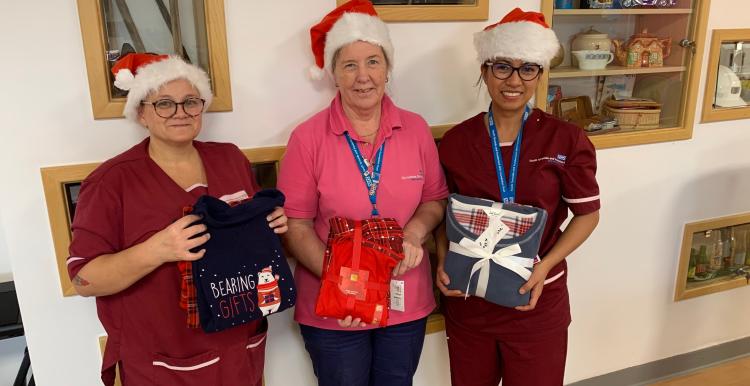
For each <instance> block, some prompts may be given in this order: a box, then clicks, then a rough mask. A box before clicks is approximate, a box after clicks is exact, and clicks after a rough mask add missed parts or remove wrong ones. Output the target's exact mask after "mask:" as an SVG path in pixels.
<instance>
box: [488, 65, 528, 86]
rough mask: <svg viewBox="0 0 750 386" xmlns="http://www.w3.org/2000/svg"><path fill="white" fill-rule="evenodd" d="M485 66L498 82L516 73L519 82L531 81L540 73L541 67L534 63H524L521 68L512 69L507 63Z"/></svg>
mask: <svg viewBox="0 0 750 386" xmlns="http://www.w3.org/2000/svg"><path fill="white" fill-rule="evenodd" d="M484 65H485V66H487V67H489V68H490V69H491V70H492V75H494V76H495V78H497V79H500V80H505V79H508V78H510V77H511V76H513V72H518V76H519V77H520V78H521V80H525V81H527V82H528V81H532V80H534V79H536V78H537V77H538V76H539V74H541V73H542V66H540V65H538V64H534V63H524V64H522V65H521V67H513V66H511V65H510V64H508V63H503V62H499V63H495V62H486V63H485V64H484Z"/></svg>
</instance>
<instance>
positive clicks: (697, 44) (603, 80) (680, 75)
mask: <svg viewBox="0 0 750 386" xmlns="http://www.w3.org/2000/svg"><path fill="white" fill-rule="evenodd" d="M581 1H586V0H581ZM677 3H678V4H677V6H676V7H673V8H630V9H554V0H543V1H542V12H543V13H544V15H545V18H546V19H547V21H548V22H549V23H550V25H551V27H552V29H553V30H554V31H555V33H556V34H557V36H558V39H560V43H562V45H563V47H564V49H565V58H564V59H563V62H562V64H561V65H559V66H558V67H555V68H552V69H547V70H546V71H545V74H544V77H543V79H542V80H541V81H540V82H539V89H538V90H537V96H538V97H537V101H536V103H537V107H539V108H541V109H548V107H547V96H548V90H549V88H548V87H549V86H551V85H554V86H559V89H560V91H561V92H562V96H563V97H566V98H567V97H576V96H581V95H585V96H588V97H589V99H590V100H591V101H592V104H593V108H594V112H595V113H596V112H599V111H601V106H602V104H603V102H604V98H603V97H602V96H606V95H607V92H606V91H607V89H611V88H614V87H618V86H625V88H626V89H627V90H630V91H632V96H633V97H640V98H648V99H652V100H654V101H656V102H658V103H660V104H661V113H660V117H659V122H658V125H647V126H646V127H648V128H639V127H637V126H636V127H634V128H620V129H619V130H616V131H611V132H608V133H604V134H599V135H591V140H592V142H594V144H595V145H596V147H597V148H607V147H615V146H629V145H637V144H645V143H654V142H665V141H674V140H681V139H688V138H691V136H692V130H693V123H694V114H695V107H696V98H697V94H698V92H697V91H698V83H699V80H700V72H701V71H700V65H701V58H702V53H703V44H702V43H703V41H704V37H705V33H706V19H707V17H708V10H709V3H710V2H709V1H708V0H700V1H699V0H679V1H678V2H677ZM592 27H593V28H594V29H595V30H597V31H599V32H601V33H606V34H607V35H608V37H609V38H610V39H617V40H621V41H628V40H629V39H630V37H631V36H632V35H634V34H637V33H641V32H643V31H644V30H646V31H648V33H649V34H652V35H655V36H658V37H663V38H671V44H670V45H669V47H668V50H665V51H669V55H668V56H666V57H665V58H664V59H663V65H660V66H658V67H656V66H651V67H627V66H625V65H623V63H619V62H618V61H617V60H615V61H614V62H613V63H611V64H609V65H607V66H606V67H605V68H604V69H601V70H586V71H584V70H580V69H578V67H573V66H572V65H571V56H572V55H571V42H572V40H573V39H574V38H575V36H576V35H577V34H579V33H581V32H583V31H586V30H588V29H589V28H592ZM612 49H613V50H614V45H613V47H612ZM606 86H612V87H606ZM549 110H550V112H551V109H549Z"/></svg>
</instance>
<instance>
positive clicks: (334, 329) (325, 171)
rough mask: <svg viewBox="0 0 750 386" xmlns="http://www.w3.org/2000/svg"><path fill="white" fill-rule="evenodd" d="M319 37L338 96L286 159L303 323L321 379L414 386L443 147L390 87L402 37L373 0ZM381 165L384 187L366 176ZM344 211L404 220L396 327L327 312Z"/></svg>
mask: <svg viewBox="0 0 750 386" xmlns="http://www.w3.org/2000/svg"><path fill="white" fill-rule="evenodd" d="M311 38H312V39H311V40H312V49H313V53H314V54H315V59H316V64H317V68H316V69H314V71H313V75H314V76H315V77H317V78H322V77H323V76H326V75H327V76H330V77H332V80H333V83H334V84H335V86H336V88H337V91H338V92H337V93H336V96H335V97H334V98H333V101H332V102H331V104H330V106H329V107H327V108H326V109H324V110H322V111H320V112H319V113H317V114H315V115H314V116H313V117H311V118H310V119H308V120H307V121H306V122H303V123H302V124H300V125H299V126H298V127H297V128H296V129H295V130H294V131H293V133H292V135H291V137H290V139H289V144H288V146H287V152H286V155H285V156H284V160H283V161H282V164H281V171H280V175H279V181H278V187H279V189H280V190H281V191H283V192H284V194H285V195H286V198H287V200H286V203H285V205H284V208H285V210H286V212H287V215H288V216H289V217H290V219H289V232H288V233H287V235H286V237H285V239H286V244H287V246H288V248H289V250H290V254H291V255H292V256H294V257H295V258H296V259H297V261H298V262H299V264H297V268H296V271H295V281H296V283H297V289H298V292H297V293H298V297H297V306H296V310H295V319H296V320H297V321H298V322H299V323H300V329H301V332H302V337H303V338H304V341H305V348H306V349H307V351H308V353H309V354H310V357H311V359H312V362H313V369H314V371H315V374H316V376H317V377H318V382H319V384H320V385H326V386H328V385H342V386H343V385H346V386H357V385H364V386H367V385H375V386H379V385H389V386H395V385H411V384H412V377H413V375H414V372H415V371H416V368H417V364H418V362H419V356H420V354H421V350H422V343H423V341H424V334H425V325H426V317H427V316H428V315H429V314H430V313H431V312H432V310H433V309H434V308H435V301H434V297H433V292H432V280H431V276H432V274H431V273H430V264H429V259H427V258H425V256H426V255H427V253H426V252H425V249H424V247H423V243H424V242H425V239H426V238H427V235H428V234H429V233H430V232H431V231H432V230H433V228H434V227H435V226H437V224H439V222H440V220H441V219H442V215H443V211H444V208H445V203H444V199H445V198H446V196H447V194H448V191H447V187H446V185H445V179H444V176H443V174H442V170H441V168H440V163H439V161H438V158H437V149H436V147H435V143H434V140H433V138H432V135H431V133H430V129H429V127H428V126H427V124H426V122H425V121H424V120H423V119H422V118H421V117H420V116H418V115H417V114H414V113H411V112H409V111H406V110H403V109H400V108H398V107H397V106H396V105H395V104H394V103H393V101H392V100H391V98H389V97H388V96H387V95H386V94H385V86H386V83H387V82H388V79H389V75H390V72H391V69H392V67H393V59H394V57H393V45H392V44H391V40H390V37H389V35H388V28H387V26H386V25H385V24H384V23H383V21H381V20H380V19H379V18H378V17H377V14H376V12H375V10H374V8H373V6H372V4H371V3H370V2H369V1H365V0H353V1H350V2H348V3H345V4H343V5H341V6H340V7H339V8H337V9H335V10H334V11H332V12H331V13H329V14H328V15H326V16H325V17H324V18H323V20H322V21H321V22H320V23H319V24H317V25H315V26H314V27H313V28H312V29H311ZM360 167H361V168H362V169H360ZM373 172H374V173H375V174H373V177H375V178H374V179H375V181H374V183H372V184H371V183H366V182H364V180H369V181H371V182H372V181H373V180H371V179H369V176H370V175H371V173H373ZM377 174H380V177H379V178H377V177H376V175H377ZM333 217H342V218H346V219H352V220H368V219H372V218H378V217H380V218H395V219H396V221H397V223H398V225H399V226H401V227H403V233H404V237H403V251H404V256H405V258H404V260H403V261H402V262H401V263H399V265H398V266H396V268H395V269H394V270H393V272H392V275H393V277H392V278H386V283H387V282H388V280H390V286H391V288H392V289H393V290H392V291H390V292H391V299H390V300H391V301H390V309H389V310H388V311H389V314H388V320H387V326H385V327H378V326H376V325H366V324H364V323H362V321H361V319H360V318H352V317H351V316H346V317H344V318H343V319H341V320H336V319H335V318H328V319H326V318H323V317H320V316H318V315H316V313H315V304H316V298H317V297H318V290H319V288H320V285H321V284H320V283H321V278H320V277H321V273H322V272H323V257H324V253H325V252H326V251H325V249H326V244H325V240H326V239H327V237H328V234H329V229H330V226H329V219H331V218H333Z"/></svg>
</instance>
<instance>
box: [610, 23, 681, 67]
mask: <svg viewBox="0 0 750 386" xmlns="http://www.w3.org/2000/svg"><path fill="white" fill-rule="evenodd" d="M612 46H614V52H615V57H616V58H617V61H618V62H619V64H620V65H623V66H626V67H661V66H663V65H664V59H665V58H667V57H668V56H669V54H670V53H671V52H672V38H660V37H657V36H655V35H651V34H649V33H648V30H646V29H644V30H643V31H641V33H639V34H635V35H633V36H631V37H630V40H628V41H627V43H623V42H622V41H621V40H616V39H613V40H612Z"/></svg>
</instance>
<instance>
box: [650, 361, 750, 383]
mask: <svg viewBox="0 0 750 386" xmlns="http://www.w3.org/2000/svg"><path fill="white" fill-rule="evenodd" d="M651 386H750V357H745V358H741V359H737V360H734V361H732V362H727V363H723V364H721V365H718V366H714V367H710V368H707V369H703V370H699V371H696V372H695V373H692V374H688V375H683V376H681V377H678V378H674V379H670V380H667V381H661V382H658V383H654V384H652V385H651Z"/></svg>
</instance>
